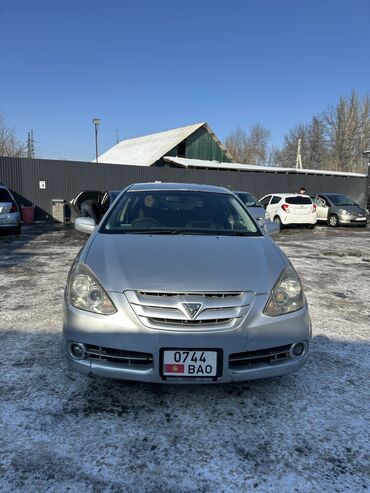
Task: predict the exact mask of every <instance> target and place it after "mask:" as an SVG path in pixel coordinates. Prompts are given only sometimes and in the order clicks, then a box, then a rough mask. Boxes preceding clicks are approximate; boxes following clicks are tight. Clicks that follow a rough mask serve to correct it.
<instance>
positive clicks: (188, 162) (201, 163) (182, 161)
mask: <svg viewBox="0 0 370 493" xmlns="http://www.w3.org/2000/svg"><path fill="white" fill-rule="evenodd" d="M164 160H165V161H167V162H169V163H171V164H176V165H177V166H180V167H182V168H210V169H212V168H214V169H224V170H235V171H260V172H264V173H297V174H303V175H333V176H357V177H366V176H367V175H366V174H363V173H344V172H342V171H324V170H318V169H296V168H277V167H275V166H256V165H254V164H241V163H220V162H218V161H205V160H202V159H188V158H182V157H172V156H164Z"/></svg>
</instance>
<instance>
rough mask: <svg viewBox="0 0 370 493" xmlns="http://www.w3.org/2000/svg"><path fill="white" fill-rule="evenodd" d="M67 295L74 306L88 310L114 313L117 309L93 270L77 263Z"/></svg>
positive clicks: (104, 313)
mask: <svg viewBox="0 0 370 493" xmlns="http://www.w3.org/2000/svg"><path fill="white" fill-rule="evenodd" d="M67 296H68V300H69V302H70V303H71V305H72V306H74V307H76V308H79V309H80V310H86V311H88V312H93V313H100V314H101V315H112V314H113V313H116V311H117V309H116V307H115V306H114V304H113V302H112V300H111V299H110V298H109V296H108V294H107V293H106V292H105V290H104V289H103V287H102V286H101V284H100V283H99V281H98V280H97V279H96V277H95V276H94V274H93V273H92V272H91V270H90V269H89V268H88V267H87V266H86V265H83V264H79V263H77V264H76V265H75V266H73V267H72V271H71V273H70V275H69V278H68V281H67Z"/></svg>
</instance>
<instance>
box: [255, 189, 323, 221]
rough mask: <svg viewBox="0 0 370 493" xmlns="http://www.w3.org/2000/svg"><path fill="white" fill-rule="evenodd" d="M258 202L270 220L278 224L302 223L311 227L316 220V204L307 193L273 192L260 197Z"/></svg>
mask: <svg viewBox="0 0 370 493" xmlns="http://www.w3.org/2000/svg"><path fill="white" fill-rule="evenodd" d="M260 203H261V204H262V206H263V207H264V208H265V209H266V212H267V214H268V216H269V217H270V219H271V221H276V222H278V223H279V224H280V226H285V225H288V224H302V225H306V226H308V227H309V228H313V227H314V226H315V224H316V222H317V216H316V205H315V204H314V203H313V202H312V199H311V197H309V196H308V195H297V194H292V193H274V194H271V195H265V196H264V197H262V199H260Z"/></svg>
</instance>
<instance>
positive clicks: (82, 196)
mask: <svg viewBox="0 0 370 493" xmlns="http://www.w3.org/2000/svg"><path fill="white" fill-rule="evenodd" d="M100 194H101V192H100V191H98V190H83V191H81V192H80V193H79V194H78V195H77V197H75V198H74V199H72V200H71V201H70V205H71V207H72V208H73V210H74V211H75V214H76V217H80V215H81V204H82V202H84V201H85V200H89V199H91V200H94V201H95V202H96V204H97V205H98V201H99V197H100Z"/></svg>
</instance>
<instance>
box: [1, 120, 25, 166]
mask: <svg viewBox="0 0 370 493" xmlns="http://www.w3.org/2000/svg"><path fill="white" fill-rule="evenodd" d="M25 155H26V146H25V145H24V143H23V142H21V141H20V140H19V139H18V138H17V136H16V133H15V130H14V129H13V128H11V127H8V125H7V123H6V120H5V117H4V115H3V114H2V113H0V156H9V157H24V156H25Z"/></svg>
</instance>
